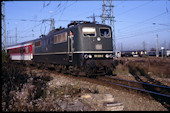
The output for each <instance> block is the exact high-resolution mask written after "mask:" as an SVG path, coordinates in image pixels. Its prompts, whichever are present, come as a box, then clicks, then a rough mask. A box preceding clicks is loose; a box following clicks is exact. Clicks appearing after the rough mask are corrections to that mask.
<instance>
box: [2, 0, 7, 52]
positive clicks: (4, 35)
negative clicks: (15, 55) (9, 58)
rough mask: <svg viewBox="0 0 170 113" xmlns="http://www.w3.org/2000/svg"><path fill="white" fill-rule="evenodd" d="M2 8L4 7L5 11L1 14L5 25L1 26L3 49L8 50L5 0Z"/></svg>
mask: <svg viewBox="0 0 170 113" xmlns="http://www.w3.org/2000/svg"><path fill="white" fill-rule="evenodd" d="M1 6H2V8H3V13H2V14H1V21H3V26H1V30H2V39H1V40H3V41H1V42H2V45H1V46H2V49H3V50H5V52H7V50H6V24H5V3H4V1H3V2H2V4H1Z"/></svg>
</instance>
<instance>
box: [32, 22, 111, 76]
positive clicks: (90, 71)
mask: <svg viewBox="0 0 170 113" xmlns="http://www.w3.org/2000/svg"><path fill="white" fill-rule="evenodd" d="M33 61H34V62H41V63H45V64H52V65H54V66H55V68H56V70H58V71H59V72H61V71H66V72H68V73H72V74H74V75H90V76H91V75H94V74H96V75H99V74H101V75H103V74H108V75H111V74H112V72H113V69H114V65H113V44H112V32H111V27H110V26H107V25H102V24H95V23H90V22H85V21H73V22H72V23H70V24H69V25H68V28H66V29H56V30H54V31H52V32H51V33H49V34H48V35H46V36H42V37H41V38H39V39H36V40H33Z"/></svg>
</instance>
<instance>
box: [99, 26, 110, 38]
mask: <svg viewBox="0 0 170 113" xmlns="http://www.w3.org/2000/svg"><path fill="white" fill-rule="evenodd" d="M100 36H101V37H105V38H110V36H111V34H110V29H109V28H100Z"/></svg>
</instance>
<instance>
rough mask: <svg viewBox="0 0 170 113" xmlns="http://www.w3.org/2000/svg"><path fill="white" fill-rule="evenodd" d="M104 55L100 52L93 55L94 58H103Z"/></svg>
mask: <svg viewBox="0 0 170 113" xmlns="http://www.w3.org/2000/svg"><path fill="white" fill-rule="evenodd" d="M103 57H104V55H101V54H99V55H94V58H103Z"/></svg>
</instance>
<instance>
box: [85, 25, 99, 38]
mask: <svg viewBox="0 0 170 113" xmlns="http://www.w3.org/2000/svg"><path fill="white" fill-rule="evenodd" d="M82 34H83V36H84V37H95V36H96V29H95V28H94V27H83V28H82Z"/></svg>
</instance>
